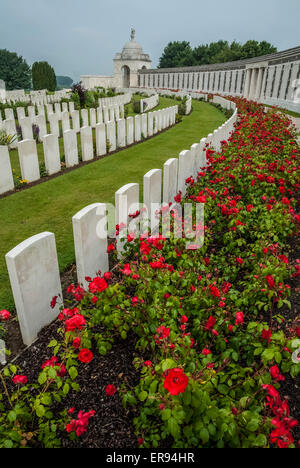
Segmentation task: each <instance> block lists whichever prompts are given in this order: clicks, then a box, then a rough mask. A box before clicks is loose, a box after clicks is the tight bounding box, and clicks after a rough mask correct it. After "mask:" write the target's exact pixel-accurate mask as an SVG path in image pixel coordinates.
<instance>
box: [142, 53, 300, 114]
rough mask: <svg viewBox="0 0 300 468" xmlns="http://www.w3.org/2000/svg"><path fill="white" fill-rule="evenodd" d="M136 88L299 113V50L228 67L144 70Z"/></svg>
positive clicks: (239, 61)
mask: <svg viewBox="0 0 300 468" xmlns="http://www.w3.org/2000/svg"><path fill="white" fill-rule="evenodd" d="M138 86H139V87H141V88H150V89H152V88H153V89H170V90H176V91H185V92H189V93H192V92H204V93H212V94H221V95H223V96H237V97H244V98H246V99H249V100H255V101H258V102H261V103H264V104H268V105H274V106H279V107H283V108H286V109H289V110H291V111H294V112H298V113H300V47H294V48H292V49H288V50H285V51H282V52H277V53H274V54H269V55H265V56H261V57H255V58H250V59H245V60H237V61H235V62H228V63H216V64H213V65H202V66H193V67H182V68H167V69H162V68H161V69H151V70H149V69H147V70H145V69H144V70H140V71H139V79H138Z"/></svg>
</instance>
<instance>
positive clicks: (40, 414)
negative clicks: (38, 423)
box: [35, 405, 45, 418]
mask: <svg viewBox="0 0 300 468" xmlns="http://www.w3.org/2000/svg"><path fill="white" fill-rule="evenodd" d="M35 412H36V414H37V416H38V417H39V418H42V417H43V416H44V415H45V408H44V406H43V405H39V406H38V407H37V408H36V409H35Z"/></svg>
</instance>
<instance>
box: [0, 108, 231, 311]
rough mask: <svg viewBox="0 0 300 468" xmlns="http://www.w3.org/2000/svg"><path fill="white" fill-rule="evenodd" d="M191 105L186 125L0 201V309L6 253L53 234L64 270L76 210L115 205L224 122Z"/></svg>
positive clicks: (8, 298) (8, 302) (8, 303)
mask: <svg viewBox="0 0 300 468" xmlns="http://www.w3.org/2000/svg"><path fill="white" fill-rule="evenodd" d="M170 101H172V102H173V104H174V103H176V101H173V100H170ZM172 102H171V103H170V104H172ZM193 106H194V112H193V113H192V114H191V115H190V116H188V117H184V118H183V121H182V123H180V124H179V125H176V126H175V127H173V128H171V129H170V130H168V131H166V132H164V133H162V134H160V135H158V136H156V137H155V138H152V139H150V140H148V141H145V142H143V143H141V144H139V145H136V146H133V147H131V148H128V149H125V150H123V151H121V152H119V153H116V154H114V155H111V156H108V157H106V158H103V159H101V160H98V161H95V162H93V163H91V164H89V165H86V166H83V167H81V168H78V169H77V170H74V171H72V172H69V173H67V174H63V175H62V176H60V177H57V178H55V179H52V180H49V181H47V182H44V183H42V184H40V185H37V186H35V187H32V188H30V189H28V190H24V191H21V192H17V193H15V194H13V195H10V196H8V197H6V198H3V199H1V200H0V213H1V219H2V225H1V226H0V239H1V244H0V310H1V309H4V308H7V309H11V310H12V309H13V308H14V302H13V298H12V293H11V289H10V284H9V279H8V273H7V269H6V263H5V254H6V253H7V252H8V251H10V250H11V249H12V248H13V247H15V246H16V245H18V244H19V243H20V242H22V241H24V240H25V239H27V238H28V237H31V236H33V235H35V234H39V233H41V232H43V231H50V232H53V233H54V234H55V236H56V243H57V250H58V258H59V266H60V270H61V271H64V270H65V269H66V268H67V267H68V266H69V265H70V264H72V263H73V262H74V259H75V254H74V242H73V231H72V216H73V215H74V214H76V213H77V212H78V211H79V210H81V209H82V208H84V207H85V206H87V205H89V204H91V203H96V202H102V203H104V202H111V203H113V202H114V194H115V192H116V191H117V190H118V189H119V188H120V187H122V186H123V185H125V184H128V183H131V182H136V183H140V184H142V180H143V176H144V174H146V172H148V171H149V170H150V169H155V168H162V166H163V164H164V163H165V161H166V160H167V159H169V158H172V157H178V154H179V153H180V152H181V151H182V150H184V149H189V148H190V146H191V145H192V144H193V143H197V142H199V141H200V139H201V138H203V137H205V136H207V135H208V134H209V133H211V132H212V131H213V130H214V129H216V128H217V127H219V126H220V125H221V124H222V123H224V121H225V120H226V118H225V116H224V114H223V113H222V112H221V111H219V110H218V109H216V108H215V107H213V106H211V105H210V104H207V103H204V102H198V101H193ZM141 190H142V186H141Z"/></svg>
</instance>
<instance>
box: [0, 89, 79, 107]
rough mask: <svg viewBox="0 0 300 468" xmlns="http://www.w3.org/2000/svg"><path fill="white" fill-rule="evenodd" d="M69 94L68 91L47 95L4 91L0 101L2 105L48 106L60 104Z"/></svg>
mask: <svg viewBox="0 0 300 468" xmlns="http://www.w3.org/2000/svg"><path fill="white" fill-rule="evenodd" d="M69 97H70V92H69V91H68V90H61V91H55V92H54V93H53V94H47V91H46V90H41V91H31V92H30V93H28V94H27V93H25V91H24V90H23V89H20V90H15V91H6V92H5V99H1V100H0V102H2V103H3V104H15V103H16V102H24V103H31V104H35V105H37V104H45V105H46V104H48V103H54V102H60V101H61V100H62V99H68V98H69Z"/></svg>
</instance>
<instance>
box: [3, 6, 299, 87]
mask: <svg viewBox="0 0 300 468" xmlns="http://www.w3.org/2000/svg"><path fill="white" fill-rule="evenodd" d="M299 24H300V1H299V0H285V1H283V0H106V1H104V0H0V48H1V49H8V50H10V51H14V52H17V53H18V54H20V55H22V56H23V57H24V58H25V59H26V60H27V62H28V63H29V64H30V65H31V64H32V63H33V62H35V61H41V60H46V61H48V62H49V63H50V64H51V65H52V66H53V67H54V69H55V72H56V74H57V75H68V76H71V77H72V78H73V79H74V80H75V81H78V80H79V77H80V75H84V74H87V75H88V74H103V75H111V74H112V73H113V62H112V60H113V58H114V55H115V53H116V52H121V51H122V48H123V46H124V44H125V42H127V41H128V40H129V39H130V29H131V28H132V27H133V28H135V29H136V40H137V41H138V42H140V43H141V45H142V46H143V49H144V52H145V53H148V54H150V57H151V59H152V60H153V64H152V66H153V68H155V67H156V66H157V64H158V59H159V57H160V56H161V54H162V51H163V49H164V47H165V46H166V45H167V44H168V42H170V41H176V40H178V41H183V40H186V41H189V42H190V43H191V45H192V46H193V47H194V46H197V45H199V44H202V43H209V42H212V41H217V40H219V39H224V40H228V41H233V40H237V41H239V42H245V41H247V40H248V39H256V40H258V41H261V40H267V41H269V42H271V43H272V44H274V45H275V46H276V47H277V48H278V50H284V49H288V48H291V47H296V46H299V45H300V27H299Z"/></svg>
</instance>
